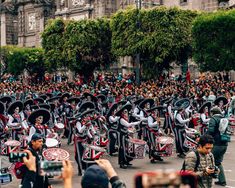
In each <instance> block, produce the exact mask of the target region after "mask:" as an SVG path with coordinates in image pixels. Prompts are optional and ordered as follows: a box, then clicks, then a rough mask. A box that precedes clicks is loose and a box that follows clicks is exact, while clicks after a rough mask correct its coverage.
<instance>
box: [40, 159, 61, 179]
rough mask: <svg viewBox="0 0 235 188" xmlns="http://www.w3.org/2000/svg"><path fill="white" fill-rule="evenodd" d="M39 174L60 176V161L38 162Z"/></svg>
mask: <svg viewBox="0 0 235 188" xmlns="http://www.w3.org/2000/svg"><path fill="white" fill-rule="evenodd" d="M39 166H40V170H39V173H40V175H42V176H45V175H47V176H60V175H61V173H62V168H63V163H62V161H40V163H39Z"/></svg>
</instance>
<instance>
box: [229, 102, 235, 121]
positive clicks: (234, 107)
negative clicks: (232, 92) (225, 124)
mask: <svg viewBox="0 0 235 188" xmlns="http://www.w3.org/2000/svg"><path fill="white" fill-rule="evenodd" d="M231 116H233V117H235V99H232V101H231V102H230V105H229V109H228V117H231Z"/></svg>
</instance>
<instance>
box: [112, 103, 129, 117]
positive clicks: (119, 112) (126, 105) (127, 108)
mask: <svg viewBox="0 0 235 188" xmlns="http://www.w3.org/2000/svg"><path fill="white" fill-rule="evenodd" d="M131 109H132V105H131V103H129V102H127V103H126V104H125V105H124V106H123V107H122V108H121V109H120V110H118V111H117V113H116V114H115V115H116V116H120V115H121V114H122V112H123V111H124V110H128V111H130V110H131Z"/></svg>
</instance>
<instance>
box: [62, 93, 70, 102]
mask: <svg viewBox="0 0 235 188" xmlns="http://www.w3.org/2000/svg"><path fill="white" fill-rule="evenodd" d="M65 97H67V98H69V97H70V94H69V93H64V94H63V95H61V97H60V101H62V100H63V99H64V98H65Z"/></svg>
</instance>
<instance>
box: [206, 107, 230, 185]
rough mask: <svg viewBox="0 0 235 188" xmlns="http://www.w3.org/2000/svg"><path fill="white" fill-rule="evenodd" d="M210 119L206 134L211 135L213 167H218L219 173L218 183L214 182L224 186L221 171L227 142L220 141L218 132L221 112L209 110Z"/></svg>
mask: <svg viewBox="0 0 235 188" xmlns="http://www.w3.org/2000/svg"><path fill="white" fill-rule="evenodd" d="M211 116H212V117H211V119H210V121H209V125H208V131H207V133H206V134H209V135H211V136H212V137H213V138H214V140H215V142H214V147H213V149H212V153H213V155H214V158H215V165H216V166H218V167H219V169H220V173H219V176H218V181H217V182H215V184H217V185H221V186H226V178H225V174H224V169H223V165H222V162H223V158H224V154H225V153H226V151H227V147H228V142H226V141H222V140H221V135H220V131H219V125H220V120H221V119H222V118H224V116H223V114H222V111H221V109H220V108H219V107H217V106H215V107H213V108H212V109H211Z"/></svg>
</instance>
